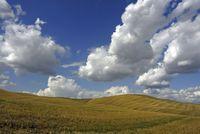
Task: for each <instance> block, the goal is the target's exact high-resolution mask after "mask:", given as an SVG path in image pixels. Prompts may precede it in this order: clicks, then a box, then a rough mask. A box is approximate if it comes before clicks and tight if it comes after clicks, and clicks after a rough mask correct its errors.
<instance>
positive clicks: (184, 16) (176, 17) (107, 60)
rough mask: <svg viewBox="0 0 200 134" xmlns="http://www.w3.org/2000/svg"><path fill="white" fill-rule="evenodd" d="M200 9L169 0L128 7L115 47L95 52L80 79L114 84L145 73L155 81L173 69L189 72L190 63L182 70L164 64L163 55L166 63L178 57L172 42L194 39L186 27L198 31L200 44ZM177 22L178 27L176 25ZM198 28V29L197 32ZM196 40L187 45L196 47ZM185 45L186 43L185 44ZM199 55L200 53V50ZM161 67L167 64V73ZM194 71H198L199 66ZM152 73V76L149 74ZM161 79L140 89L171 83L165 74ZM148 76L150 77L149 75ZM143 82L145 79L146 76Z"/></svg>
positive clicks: (151, 0) (196, 2)
mask: <svg viewBox="0 0 200 134" xmlns="http://www.w3.org/2000/svg"><path fill="white" fill-rule="evenodd" d="M199 7H200V2H199V0H194V1H188V0H183V1H180V2H179V1H174V2H171V1H169V0H168V1H167V0H166V1H163V0H138V1H137V2H136V3H135V4H133V3H132V4H130V5H128V6H127V7H126V10H125V12H124V13H123V15H122V17H121V19H122V25H118V26H116V29H115V32H114V33H113V34H112V36H111V43H110V44H109V45H108V46H107V47H106V46H102V47H98V48H96V49H94V50H93V51H91V53H90V54H89V55H88V58H87V62H86V64H85V65H83V66H81V67H80V68H79V75H80V76H81V77H84V78H87V79H90V80H94V81H114V80H118V79H122V78H124V77H127V76H130V75H134V76H140V75H141V74H143V73H145V72H146V73H148V75H150V74H153V75H154V76H150V77H154V78H155V77H158V76H156V74H155V73H152V72H154V71H159V72H165V71H166V72H167V73H166V74H167V75H168V73H169V70H171V69H169V68H173V70H175V69H176V70H182V68H187V67H186V66H190V65H191V61H190V60H189V61H184V58H183V61H180V63H179V66H175V64H174V65H172V64H171V63H170V64H171V65H172V66H171V65H169V64H168V63H167V62H166V63H163V62H162V60H163V54H164V55H165V56H164V60H165V61H167V60H168V59H170V58H172V57H170V56H173V55H174V54H176V53H177V54H178V51H176V50H175V49H173V46H174V45H169V44H171V43H172V42H173V43H175V42H176V41H178V40H179V41H181V39H183V38H186V39H189V38H190V36H189V33H190V32H192V30H189V29H190V27H189V26H186V25H193V26H192V27H194V29H193V33H192V34H193V35H195V38H196V39H194V37H193V38H192V39H194V41H196V42H197V43H198V42H199V40H198V38H197V37H196V36H199V35H198V34H197V31H199V30H198V26H197V24H198V22H197V19H198V8H199ZM166 13H168V14H166ZM195 16H197V17H196V19H195V20H194V21H191V18H195ZM176 22H178V23H177V24H174V23H176ZM182 23H186V24H182ZM179 25H180V27H183V30H181V28H178V27H179ZM181 25H182V26H181ZM184 25H185V26H184ZM195 27H196V28H197V29H196V30H195ZM172 29H174V30H172ZM178 29H179V30H178ZM187 29H188V30H187ZM176 30H178V31H179V32H181V33H183V34H184V35H183V34H180V35H179V34H178V33H179V32H177V31H176ZM164 31H168V32H164ZM170 31H171V32H170ZM186 33H188V34H186ZM180 38H181V39H180ZM192 39H191V41H188V43H187V44H190V43H194V41H192ZM157 40H158V41H157ZM173 40H174V41H173ZM175 40H176V41H175ZM159 41H160V42H159ZM182 41H183V40H182ZM179 44H180V45H181V44H182V43H181V42H180V43H179ZM184 44H186V43H185V42H184ZM184 46H189V45H184ZM191 49H192V48H191ZM165 51H166V52H165ZM174 51H175V52H174ZM182 51H183V53H184V52H185V51H187V50H185V49H182ZM196 51H198V49H197V50H196ZM191 52H192V51H191ZM186 55H187V54H186ZM186 55H185V56H186ZM188 55H191V53H190V54H189V53H188ZM196 56H197V54H196ZM167 57H169V58H167ZM172 60H173V58H172ZM168 61H169V60H168ZM198 63H199V62H198ZM157 64H163V66H167V67H166V68H164V69H156V65H157ZM165 64H168V65H165ZM180 65H182V67H180ZM183 66H184V67H183ZM179 67H180V68H179ZM194 67H196V65H195V66H194ZM159 68H160V67H159ZM197 68H198V67H197ZM148 70H149V71H150V72H148ZM153 70H154V71H153ZM184 70H185V69H184ZM171 73H173V72H171ZM159 75H160V76H159V77H161V76H162V78H161V79H162V80H161V81H158V80H155V82H154V81H153V78H151V82H153V83H152V84H151V83H150V82H144V83H143V82H139V85H144V86H153V85H155V86H160V87H161V86H168V85H169V82H168V80H165V79H168V78H165V76H164V74H163V73H162V75H161V74H159ZM145 76H147V74H146V75H145ZM143 77H144V76H143ZM139 78H140V79H141V78H142V76H141V77H139ZM142 79H145V78H142ZM148 79H149V78H148ZM138 81H139V80H138ZM159 83H160V85H159Z"/></svg>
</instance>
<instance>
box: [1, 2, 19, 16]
mask: <svg viewBox="0 0 200 134" xmlns="http://www.w3.org/2000/svg"><path fill="white" fill-rule="evenodd" d="M14 17H15V15H14V13H13V11H12V8H11V6H10V5H9V4H8V3H7V1H6V0H0V19H9V18H14Z"/></svg>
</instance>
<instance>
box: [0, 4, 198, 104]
mask: <svg viewBox="0 0 200 134" xmlns="http://www.w3.org/2000/svg"><path fill="white" fill-rule="evenodd" d="M47 3H48V4H47ZM199 13H200V1H199V0H193V1H190V0H166V1H164V2H163V1H162V0H138V1H137V0H109V1H108V0H60V1H59V2H57V1H56V0H48V1H47V0H43V1H39V0H29V1H27V0H0V26H1V30H0V87H1V88H3V89H6V90H10V91H18V92H22V91H23V92H27V93H33V94H36V95H42V96H61V97H74V98H87V97H101V96H108V95H117V94H126V93H142V94H148V95H152V96H156V97H160V98H169V99H175V100H179V101H188V102H200V88H199V85H200V79H199V78H200V72H199V69H200V60H199V58H198V57H199V56H200V38H199V37H200V25H199V22H200V17H199Z"/></svg>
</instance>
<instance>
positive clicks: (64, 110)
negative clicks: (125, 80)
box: [0, 90, 200, 134]
mask: <svg viewBox="0 0 200 134" xmlns="http://www.w3.org/2000/svg"><path fill="white" fill-rule="evenodd" d="M1 133H2V134H4V133H5V134H7V133H8V134H9V133H16V134H18V133H19V134H26V133H27V134H28V133H52V134H54V133H55V134H57V133H62V134H65V133H66V134H67V133H77V134H81V133H88V134H93V133H108V134H113V133H122V134H127V133H133V134H200V105H198V104H190V103H180V102H175V101H170V100H162V99H157V98H153V97H149V96H144V95H119V96H112V97H104V98H98V99H69V98H51V97H39V96H35V95H30V94H24V93H12V92H8V91H5V90H0V134H1Z"/></svg>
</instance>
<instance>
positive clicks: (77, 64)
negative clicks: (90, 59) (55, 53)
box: [62, 61, 84, 68]
mask: <svg viewBox="0 0 200 134" xmlns="http://www.w3.org/2000/svg"><path fill="white" fill-rule="evenodd" d="M83 63H84V62H82V61H80V62H73V63H71V64H64V65H62V67H63V68H69V67H79V66H81V65H83Z"/></svg>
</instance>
